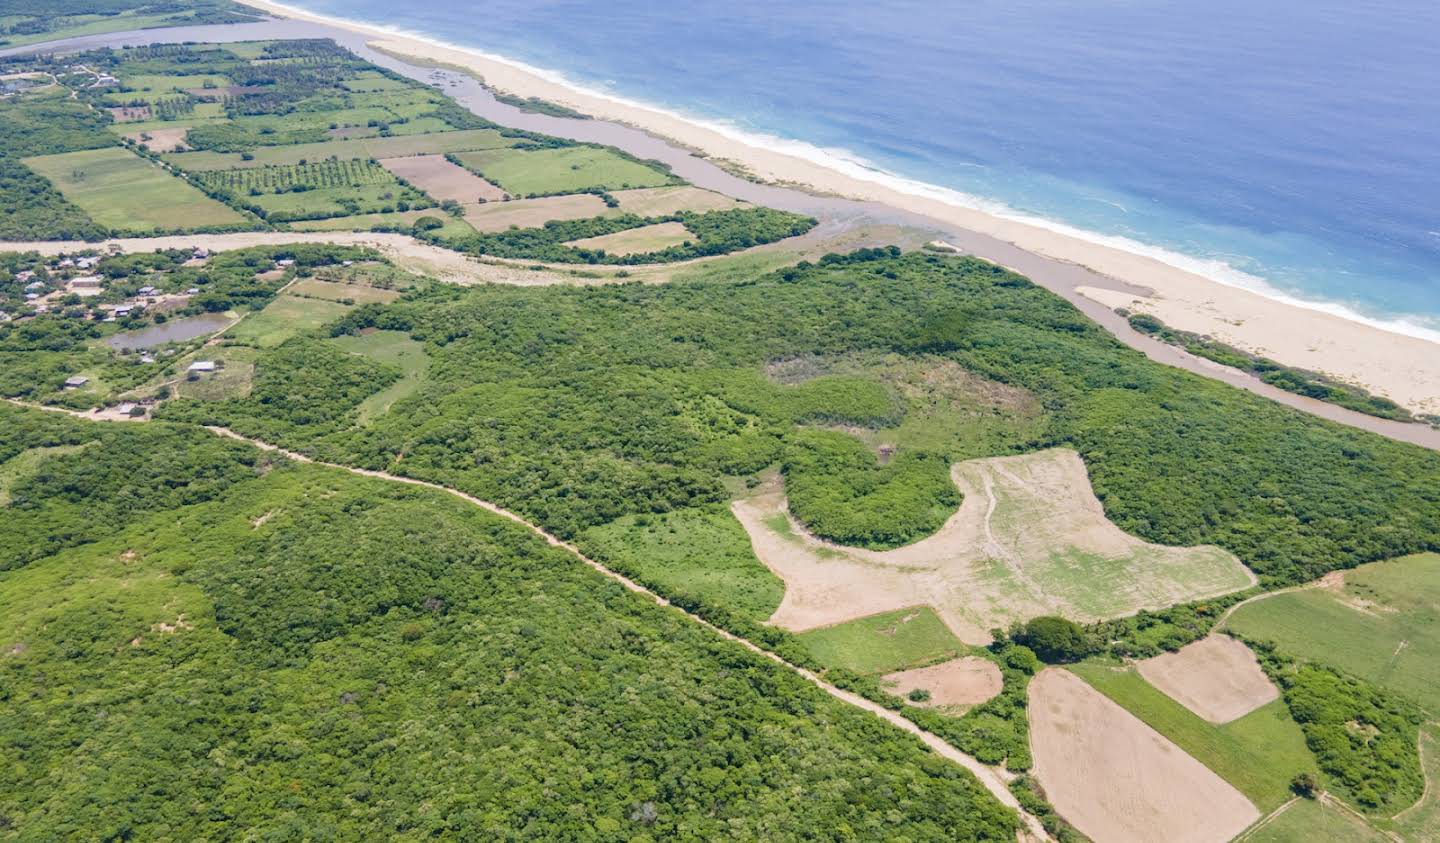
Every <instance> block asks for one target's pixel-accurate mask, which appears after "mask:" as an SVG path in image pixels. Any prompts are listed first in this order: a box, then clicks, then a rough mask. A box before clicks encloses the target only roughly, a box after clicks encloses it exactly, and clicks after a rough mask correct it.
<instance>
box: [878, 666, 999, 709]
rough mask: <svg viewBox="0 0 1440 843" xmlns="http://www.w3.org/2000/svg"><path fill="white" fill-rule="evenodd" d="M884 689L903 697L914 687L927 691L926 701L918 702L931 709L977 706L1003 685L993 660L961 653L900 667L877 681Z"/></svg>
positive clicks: (996, 692)
mask: <svg viewBox="0 0 1440 843" xmlns="http://www.w3.org/2000/svg"><path fill="white" fill-rule="evenodd" d="M880 682H881V684H882V685H884V686H885V687H886V688H887V689H889V690H891V691H893V692H895V693H896V694H899V695H900V696H902V697H903V696H905V695H906V694H909V693H910V692H911V691H913V690H915V689H916V688H923V689H925V690H927V691H929V692H930V701H929V702H925V703H918V704H919V705H924V706H932V707H935V708H948V707H951V706H972V705H979V704H980V703H983V702H985V701H986V700H988V699H991V698H992V697H994V696H995V695H996V694H998V693H1000V689H1001V688H1002V687H1003V685H1004V677H1003V676H1001V675H1000V668H999V667H997V666H996V665H995V663H994V662H992V661H988V660H986V659H982V658H979V657H977V656H964V657H962V658H958V659H951V660H950V661H948V662H941V663H940V664H935V665H931V666H929V667H922V668H918V669H916V670H902V671H899V672H898V673H891V674H888V675H886V676H885V677H883V678H882V679H881V680H880Z"/></svg>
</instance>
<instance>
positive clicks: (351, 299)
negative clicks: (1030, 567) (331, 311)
mask: <svg viewBox="0 0 1440 843" xmlns="http://www.w3.org/2000/svg"><path fill="white" fill-rule="evenodd" d="M289 292H290V294H291V295H295V296H301V297H304V298H312V299H326V300H327V301H337V302H342V303H349V304H370V303H372V302H379V303H381V304H384V303H385V302H392V301H394V300H396V299H398V298H400V294H399V293H397V292H396V291H394V290H382V289H380V288H378V287H367V286H364V285H362V284H342V283H339V282H336V281H324V280H321V279H319V278H302V279H300V280H299V281H296V282H295V283H294V284H293V285H291V287H290V290H289Z"/></svg>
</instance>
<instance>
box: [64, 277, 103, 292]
mask: <svg viewBox="0 0 1440 843" xmlns="http://www.w3.org/2000/svg"><path fill="white" fill-rule="evenodd" d="M103 284H104V280H103V279H102V278H101V277H100V276H98V275H80V276H77V277H75V278H71V279H70V280H69V281H67V282H65V289H67V290H69V291H70V292H72V293H74V294H75V295H77V296H98V295H100V293H101V292H103V291H102V289H101V287H102V285H103Z"/></svg>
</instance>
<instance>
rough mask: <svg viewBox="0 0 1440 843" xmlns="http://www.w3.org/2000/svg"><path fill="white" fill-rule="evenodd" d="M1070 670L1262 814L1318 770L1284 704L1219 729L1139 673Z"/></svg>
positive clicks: (1100, 665) (1085, 666)
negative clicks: (1305, 775) (1298, 781)
mask: <svg viewBox="0 0 1440 843" xmlns="http://www.w3.org/2000/svg"><path fill="white" fill-rule="evenodd" d="M1070 670H1071V671H1072V672H1074V673H1075V674H1076V675H1077V676H1079V677H1080V678H1081V679H1084V680H1085V681H1086V682H1088V683H1089V684H1090V685H1091V687H1093V688H1095V690H1097V691H1099V692H1100V693H1102V694H1104V695H1105V696H1107V697H1109V698H1110V699H1112V700H1114V701H1115V702H1116V703H1118V704H1119V705H1120V706H1121V707H1122V708H1124V709H1125V710H1126V711H1128V712H1130V713H1131V714H1133V715H1135V716H1136V717H1138V718H1140V719H1141V720H1142V721H1144V722H1145V723H1146V724H1148V725H1149V726H1150V728H1152V729H1154V730H1155V731H1157V732H1159V733H1160V734H1162V735H1164V736H1165V737H1167V738H1169V739H1170V740H1172V741H1174V742H1175V744H1176V745H1177V746H1179V747H1180V748H1181V749H1183V750H1185V751H1186V752H1187V753H1189V754H1190V755H1191V756H1192V757H1194V758H1195V760H1196V761H1199V762H1200V763H1201V764H1204V765H1205V766H1206V767H1209V768H1210V769H1211V770H1213V771H1214V772H1215V773H1216V774H1217V775H1218V776H1220V777H1221V778H1223V779H1224V780H1225V781H1227V782H1229V783H1230V784H1232V785H1234V786H1235V788H1236V789H1237V790H1239V791H1240V792H1241V793H1243V794H1245V796H1246V797H1248V798H1249V799H1250V801H1252V802H1254V803H1255V805H1256V807H1258V808H1259V809H1260V810H1261V811H1262V812H1265V811H1272V810H1274V809H1275V808H1277V807H1279V806H1280V805H1283V804H1284V803H1285V801H1286V800H1287V799H1289V798H1290V797H1291V795H1292V794H1291V792H1290V782H1291V780H1293V779H1294V778H1295V775H1296V774H1297V773H1303V772H1314V771H1315V770H1316V762H1315V759H1314V757H1313V756H1312V755H1311V753H1310V750H1309V749H1308V748H1307V747H1306V746H1305V736H1304V735H1303V734H1302V733H1301V731H1300V726H1299V725H1298V724H1296V722H1295V721H1294V720H1293V719H1291V717H1290V712H1289V710H1288V709H1287V708H1286V707H1285V701H1284V700H1274V701H1272V702H1270V703H1268V704H1266V705H1263V706H1261V707H1260V708H1257V709H1256V710H1254V711H1252V712H1250V713H1249V714H1247V715H1245V716H1244V717H1241V718H1240V719H1238V720H1232V721H1231V722H1229V723H1226V724H1223V725H1219V726H1217V725H1215V724H1213V723H1210V722H1208V721H1206V720H1204V719H1203V718H1201V717H1198V716H1197V715H1196V714H1195V713H1194V712H1192V711H1190V710H1189V709H1187V708H1185V706H1183V705H1181V704H1180V703H1177V702H1175V701H1174V700H1172V699H1170V698H1169V697H1167V696H1166V695H1165V694H1164V693H1162V692H1161V691H1159V690H1158V689H1156V688H1155V687H1154V686H1153V685H1151V684H1150V683H1148V682H1146V681H1145V680H1144V679H1143V678H1141V676H1140V674H1138V673H1136V672H1135V670H1134V669H1133V668H1120V667H1118V666H1116V665H1114V664H1112V663H1106V662H1100V661H1092V662H1084V663H1081V664H1077V665H1071V667H1070Z"/></svg>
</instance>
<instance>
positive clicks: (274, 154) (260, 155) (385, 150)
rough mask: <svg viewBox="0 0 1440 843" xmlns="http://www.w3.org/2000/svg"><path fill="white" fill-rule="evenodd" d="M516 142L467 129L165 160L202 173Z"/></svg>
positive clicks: (489, 131)
mask: <svg viewBox="0 0 1440 843" xmlns="http://www.w3.org/2000/svg"><path fill="white" fill-rule="evenodd" d="M198 111H199V107H198V106H197V113H198ZM401 125H404V124H401ZM398 128H399V126H394V127H392V129H398ZM514 142H515V141H514V140H513V139H511V138H507V137H503V136H501V134H500V133H499V132H498V131H496V130H494V129H466V130H463V131H456V132H435V133H433V134H422V135H406V136H401V137H389V138H354V139H350V140H334V141H325V142H323V143H302V144H295V145H293V146H265V147H257V148H256V149H254V150H253V151H252V152H251V153H250V154H251V155H252V156H253V158H252V159H251V160H249V161H247V160H245V159H244V157H243V156H242V155H241V154H240V153H238V152H211V151H209V150H201V151H197V152H179V153H175V154H173V155H167V156H165V160H167V161H169V162H170V163H172V164H174V165H175V166H177V167H180V168H181V169H183V170H188V171H191V172H201V171H206V170H230V169H240V168H251V167H265V166H273V165H290V164H299V163H301V162H302V161H304V162H310V161H324V160H325V159H327V158H336V159H339V160H350V159H354V158H359V159H362V160H364V159H370V158H376V159H379V158H401V157H405V156H409V155H432V154H443V153H446V152H462V151H465V150H471V149H495V148H499V147H507V146H510V145H511V144H513V143H514Z"/></svg>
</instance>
